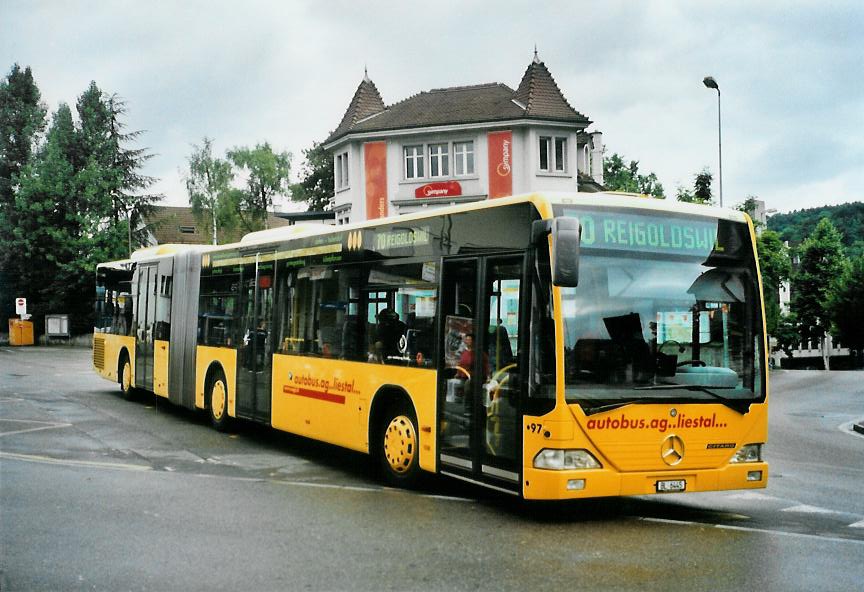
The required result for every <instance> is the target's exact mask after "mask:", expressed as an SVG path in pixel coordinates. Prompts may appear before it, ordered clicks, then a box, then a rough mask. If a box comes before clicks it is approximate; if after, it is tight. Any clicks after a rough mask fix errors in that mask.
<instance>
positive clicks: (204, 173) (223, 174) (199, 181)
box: [186, 137, 238, 245]
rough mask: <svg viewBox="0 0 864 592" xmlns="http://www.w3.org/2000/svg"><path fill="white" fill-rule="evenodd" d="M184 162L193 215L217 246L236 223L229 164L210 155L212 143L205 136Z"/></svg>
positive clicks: (235, 196) (236, 199) (232, 174)
mask: <svg viewBox="0 0 864 592" xmlns="http://www.w3.org/2000/svg"><path fill="white" fill-rule="evenodd" d="M187 160H188V162H189V170H188V173H187V174H186V191H187V192H188V194H189V203H190V204H191V205H192V212H193V213H194V214H195V216H196V217H197V218H198V221H199V222H200V223H201V224H203V225H204V226H205V228H207V230H208V232H210V233H211V234H212V236H213V244H214V245H215V244H218V242H219V235H220V234H221V235H222V236H223V237H224V236H225V234H230V233H231V232H232V231H233V230H234V229H235V228H236V227H237V224H238V217H237V214H236V204H237V201H238V197H237V194H236V193H234V194H233V195H232V193H231V180H232V179H233V178H234V173H233V171H232V170H231V163H230V162H228V161H226V160H222V159H221V158H217V157H214V156H213V140H211V139H210V138H207V137H205V138H204V139H203V141H202V143H201V146H197V145H193V146H192V154H191V155H190V156H189V158H188V159H187Z"/></svg>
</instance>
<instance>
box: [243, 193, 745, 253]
mask: <svg viewBox="0 0 864 592" xmlns="http://www.w3.org/2000/svg"><path fill="white" fill-rule="evenodd" d="M524 202H531V203H533V204H534V206H535V207H536V208H537V210H538V211H539V212H540V215H541V216H542V217H543V218H551V217H552V210H551V207H550V206H554V205H575V206H606V207H611V208H634V209H641V210H651V211H655V212H669V213H673V212H674V213H681V214H690V215H695V216H705V217H708V218H715V219H722V220H730V221H733V222H746V220H747V218H746V215H745V214H744V213H743V212H739V211H737V210H732V209H728V208H718V207H714V206H708V205H702V204H691V203H685V202H680V201H675V200H666V199H655V198H652V197H650V196H647V195H642V194H638V193H623V192H618V191H601V192H597V193H581V192H575V191H572V192H538V193H525V194H522V195H514V196H511V197H502V198H498V199H494V200H483V201H477V202H472V203H468V204H460V205H453V206H444V207H437V208H434V209H428V210H423V211H421V212H412V213H411V214H401V215H397V216H389V217H387V218H376V219H374V220H366V221H364V222H357V223H354V224H348V225H344V226H332V225H325V224H296V225H294V226H282V227H279V228H270V229H268V230H259V231H256V232H250V233H249V234H246V235H245V236H244V237H243V238H242V239H241V240H240V244H241V245H250V244H257V243H265V242H277V241H283V240H289V239H292V238H300V237H307V236H315V235H319V234H330V233H335V232H344V231H347V230H353V229H359V228H368V227H370V226H378V225H381V224H391V223H394V222H397V221H400V220H401V221H410V220H418V219H423V218H429V217H433V216H443V215H447V214H455V213H459V212H471V211H476V210H482V209H485V208H489V207H496V206H506V205H510V204H514V203H524Z"/></svg>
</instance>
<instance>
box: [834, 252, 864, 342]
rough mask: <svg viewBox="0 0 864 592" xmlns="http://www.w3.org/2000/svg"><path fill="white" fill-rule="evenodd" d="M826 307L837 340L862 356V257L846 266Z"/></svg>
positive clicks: (863, 306) (863, 260) (863, 289)
mask: <svg viewBox="0 0 864 592" xmlns="http://www.w3.org/2000/svg"><path fill="white" fill-rule="evenodd" d="M828 307H829V309H830V311H831V320H832V321H833V322H834V327H835V329H836V335H837V338H838V339H839V340H840V341H841V342H842V343H843V345H845V346H846V347H848V348H850V349H853V350H856V351H857V352H858V355H859V357H860V356H862V355H864V256H860V257H857V258H855V259H853V260H851V261H850V262H849V264H848V265H847V266H846V269H845V272H844V273H843V275H842V277H841V278H840V281H839V282H838V285H837V289H836V291H835V292H834V294H833V295H832V297H831V300H830V302H829V304H828Z"/></svg>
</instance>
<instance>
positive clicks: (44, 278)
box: [10, 104, 94, 328]
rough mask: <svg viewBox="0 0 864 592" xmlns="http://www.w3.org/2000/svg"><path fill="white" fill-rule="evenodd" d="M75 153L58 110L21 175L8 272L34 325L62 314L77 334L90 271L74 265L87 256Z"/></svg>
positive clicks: (63, 108) (64, 109) (65, 113)
mask: <svg viewBox="0 0 864 592" xmlns="http://www.w3.org/2000/svg"><path fill="white" fill-rule="evenodd" d="M78 147H79V146H78V138H77V135H76V129H75V124H74V122H73V120H72V111H71V110H70V109H69V107H68V106H67V105H66V104H61V105H60V107H59V108H58V109H57V112H56V113H55V114H54V117H53V119H52V122H51V126H50V128H49V130H48V133H47V136H46V139H45V143H44V145H43V146H42V147H41V148H40V149H39V151H38V152H37V154H36V155H35V158H34V159H33V161H32V162H30V163H29V164H27V165H26V166H24V167H23V169H22V170H21V175H20V186H19V189H18V191H17V193H16V196H15V207H16V210H17V213H18V217H17V224H16V228H15V229H14V233H13V237H12V240H13V242H14V245H15V246H14V248H15V252H16V253H18V255H19V256H18V258H16V260H14V261H13V262H10V263H11V265H10V267H11V268H12V270H13V271H12V272H13V273H14V274H15V275H16V276H17V277H18V278H19V281H20V283H21V286H22V290H23V291H22V292H21V294H22V295H26V296H27V298H28V308H29V309H30V310H32V311H33V313H34V316H35V317H36V319H37V322H38V321H39V320H41V317H42V315H44V313H45V312H48V311H55V312H61V311H62V312H67V313H69V314H70V315H71V320H72V322H73V323H75V324H76V326H78V327H79V328H80V327H81V325H83V324H86V323H87V320H86V319H88V318H89V316H88V315H89V309H90V306H89V303H90V301H91V300H92V296H90V295H89V292H90V291H91V287H92V277H93V276H92V271H94V269H90V270H89V273H86V271H88V270H83V271H84V272H83V273H82V269H81V268H80V266H78V265H76V262H80V261H81V259H82V256H83V257H86V256H87V255H88V254H89V253H88V252H87V251H86V248H85V247H84V245H83V244H82V237H86V236H87V235H86V232H85V228H86V224H85V223H86V219H87V217H86V212H82V211H81V209H80V205H81V204H80V202H81V200H80V196H79V191H78V183H79V182H78V179H77V174H78V172H79V168H78V167H77V166H76V161H79V160H80V158H79V150H78ZM34 262H38V265H34V264H33V263H34ZM85 285H86V288H85V287H84V286H85ZM85 290H86V293H85ZM82 321H83V322H82Z"/></svg>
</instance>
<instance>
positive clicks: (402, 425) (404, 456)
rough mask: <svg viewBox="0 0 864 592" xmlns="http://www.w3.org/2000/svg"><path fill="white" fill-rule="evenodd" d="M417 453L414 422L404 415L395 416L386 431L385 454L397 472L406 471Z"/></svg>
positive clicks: (391, 466)
mask: <svg viewBox="0 0 864 592" xmlns="http://www.w3.org/2000/svg"><path fill="white" fill-rule="evenodd" d="M416 454H417V433H416V431H415V430H414V424H413V423H412V422H411V420H410V419H409V418H407V417H406V416H404V415H400V416H398V417H394V418H393V419H392V420H391V421H390V424H389V425H388V426H387V430H386V431H385V432H384V456H385V457H386V458H387V463H388V464H389V465H390V468H391V469H393V471H394V472H396V473H405V472H407V471H408V469H409V468H410V467H411V464H412V463H413V462H414V457H415V455H416Z"/></svg>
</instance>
